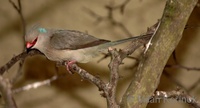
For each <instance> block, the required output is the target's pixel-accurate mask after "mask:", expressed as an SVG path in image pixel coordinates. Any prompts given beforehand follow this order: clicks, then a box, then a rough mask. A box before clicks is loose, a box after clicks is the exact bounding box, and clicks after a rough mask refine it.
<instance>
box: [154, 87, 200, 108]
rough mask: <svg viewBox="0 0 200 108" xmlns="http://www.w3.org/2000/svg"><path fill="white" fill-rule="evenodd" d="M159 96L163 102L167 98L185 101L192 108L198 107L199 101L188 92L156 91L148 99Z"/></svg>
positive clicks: (199, 107)
mask: <svg viewBox="0 0 200 108" xmlns="http://www.w3.org/2000/svg"><path fill="white" fill-rule="evenodd" d="M160 98H161V99H162V100H164V102H165V101H167V99H175V100H177V101H180V102H184V103H187V104H189V105H191V106H193V107H194V108H200V102H198V101H197V100H196V99H195V98H194V97H191V96H189V95H188V94H186V93H184V92H183V91H175V90H174V91H171V92H165V91H156V92H155V94H154V95H153V96H152V97H151V99H150V101H151V100H152V99H160Z"/></svg>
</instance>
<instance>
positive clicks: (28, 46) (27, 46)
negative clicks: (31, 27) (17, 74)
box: [26, 42, 34, 49]
mask: <svg viewBox="0 0 200 108" xmlns="http://www.w3.org/2000/svg"><path fill="white" fill-rule="evenodd" d="M33 45H34V44H33V43H30V42H27V43H26V48H27V49H28V48H31V47H32V46H33Z"/></svg>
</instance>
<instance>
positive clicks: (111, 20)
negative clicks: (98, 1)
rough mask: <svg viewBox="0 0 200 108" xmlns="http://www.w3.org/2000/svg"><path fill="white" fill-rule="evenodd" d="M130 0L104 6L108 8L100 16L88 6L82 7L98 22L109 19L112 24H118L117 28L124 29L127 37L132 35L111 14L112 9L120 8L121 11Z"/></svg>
mask: <svg viewBox="0 0 200 108" xmlns="http://www.w3.org/2000/svg"><path fill="white" fill-rule="evenodd" d="M129 1H130V0H126V1H125V2H124V3H122V5H119V6H116V7H115V6H114V7H113V6H110V5H106V6H105V8H106V9H107V10H108V14H107V16H105V17H104V16H100V15H98V14H97V13H95V12H93V11H92V10H91V9H89V8H86V7H84V10H85V11H86V12H87V13H88V14H89V15H91V16H92V17H94V18H96V19H97V21H98V22H101V21H103V20H107V21H109V22H110V23H111V24H112V25H113V26H118V27H119V28H121V29H122V31H124V33H125V34H126V35H127V36H128V37H131V36H133V35H132V34H131V33H130V31H129V30H128V29H127V28H126V26H125V25H124V24H123V23H122V22H119V21H117V20H115V19H114V16H113V10H115V9H117V8H120V9H121V12H122V13H123V11H124V8H125V6H126V5H127V3H128V2H129Z"/></svg>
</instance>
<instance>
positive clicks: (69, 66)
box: [65, 60, 76, 74]
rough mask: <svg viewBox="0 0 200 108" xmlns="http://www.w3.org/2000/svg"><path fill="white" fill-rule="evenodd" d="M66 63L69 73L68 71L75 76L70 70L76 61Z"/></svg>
mask: <svg viewBox="0 0 200 108" xmlns="http://www.w3.org/2000/svg"><path fill="white" fill-rule="evenodd" d="M65 63H66V64H65V65H66V69H67V71H68V72H69V73H70V74H73V72H72V71H71V70H70V68H71V66H72V65H73V64H75V63H76V61H75V60H71V61H66V62H65Z"/></svg>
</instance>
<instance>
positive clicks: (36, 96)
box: [0, 0, 200, 108]
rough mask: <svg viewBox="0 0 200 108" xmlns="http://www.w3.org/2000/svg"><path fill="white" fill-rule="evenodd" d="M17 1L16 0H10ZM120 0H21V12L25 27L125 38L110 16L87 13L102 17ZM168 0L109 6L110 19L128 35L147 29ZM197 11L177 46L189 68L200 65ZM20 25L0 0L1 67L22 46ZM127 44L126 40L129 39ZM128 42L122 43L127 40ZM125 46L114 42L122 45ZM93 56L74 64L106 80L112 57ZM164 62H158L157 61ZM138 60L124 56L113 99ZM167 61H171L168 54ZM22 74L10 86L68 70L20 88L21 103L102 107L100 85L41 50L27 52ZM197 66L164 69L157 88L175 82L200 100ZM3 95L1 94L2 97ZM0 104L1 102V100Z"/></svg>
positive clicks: (156, 107)
mask: <svg viewBox="0 0 200 108" xmlns="http://www.w3.org/2000/svg"><path fill="white" fill-rule="evenodd" d="M13 2H15V3H16V4H17V0H13ZM123 2H124V0H34V1H32V0H21V5H22V12H23V15H24V19H25V21H26V27H27V30H28V29H30V28H31V27H32V26H34V25H36V24H39V25H40V26H41V27H45V28H55V29H70V30H78V31H82V32H87V33H88V34H91V35H93V36H95V37H98V38H103V39H108V40H118V39H123V38H127V37H129V36H128V33H127V32H125V31H124V30H123V29H122V28H120V27H119V26H116V25H113V24H112V23H110V21H109V20H102V21H98V20H97V18H96V17H95V16H94V15H92V14H91V11H92V12H94V13H95V14H97V15H99V16H102V17H106V16H107V15H108V10H107V9H106V8H105V6H106V5H111V6H117V5H120V4H122V3H123ZM165 2H166V0H130V1H129V2H128V4H127V5H126V7H125V10H124V13H123V14H121V13H120V10H119V9H118V10H114V11H113V18H114V19H115V20H116V21H118V22H120V23H122V24H123V25H124V26H125V27H126V28H127V30H128V31H129V34H131V35H133V36H137V35H140V34H142V33H145V32H146V30H147V28H148V27H150V26H152V25H153V24H155V23H156V22H157V20H158V19H160V18H161V16H162V12H163V9H164V6H165ZM199 14H200V10H199V8H198V7H196V8H195V10H194V11H193V13H192V15H191V17H190V19H189V21H188V26H189V28H188V29H185V31H184V34H183V38H182V40H181V42H180V43H179V45H178V47H177V49H176V56H177V61H178V62H179V63H180V64H182V65H184V66H187V67H198V68H200V49H199V45H200V37H199V36H198V35H199V33H200V28H199V25H200V24H199V23H200V20H199V18H200V15H199ZM22 34H23V32H22V24H21V20H20V17H19V14H18V13H17V11H16V10H15V9H14V8H13V6H12V5H11V3H9V1H8V0H1V1H0V66H2V65H4V64H5V63H7V62H8V61H9V60H10V59H11V58H12V57H13V56H14V55H18V54H19V53H21V52H22V50H23V45H24V41H23V35H22ZM127 44H128V43H127ZM125 45H126V44H125ZM125 45H121V46H116V48H118V49H119V48H123V47H124V46H125ZM142 50H143V48H141V49H139V50H137V51H136V52H135V53H134V54H133V55H132V56H134V57H137V58H139V57H138V56H139V55H140V53H141V51H142ZM101 57H103V56H100V57H98V58H94V60H93V61H92V62H90V63H86V64H78V65H79V66H80V67H82V68H83V69H85V70H87V71H88V72H90V73H91V74H93V75H95V76H99V77H100V78H102V79H103V80H104V81H105V82H107V81H108V78H109V69H108V64H109V61H110V58H106V59H104V60H102V61H101V62H99V63H98V62H97V61H98V60H99V59H101ZM161 62H162V61H161ZM136 64H137V62H136V60H134V59H128V58H127V59H125V60H124V64H123V65H121V66H120V76H121V77H120V80H119V85H118V90H117V98H118V101H120V98H121V96H123V93H124V92H125V90H126V88H127V86H128V85H129V82H130V80H131V78H132V76H133V75H134V71H135V69H136V68H135V67H134V65H136ZM168 64H175V63H174V60H173V58H172V57H171V58H170V60H169V62H168ZM18 67H19V65H17V64H15V65H14V66H13V67H12V68H11V69H9V70H8V72H6V73H5V74H4V77H7V78H9V79H12V78H13V77H14V76H15V75H16V72H17V70H18ZM22 72H23V74H22V75H21V76H20V77H19V78H18V80H17V81H16V82H15V84H14V86H13V88H19V87H23V86H25V85H27V84H30V83H34V82H37V81H42V80H45V79H48V78H51V77H52V76H53V75H55V74H66V75H65V76H64V77H61V78H59V79H57V80H56V81H54V82H52V84H51V85H50V86H48V85H46V86H42V87H40V88H37V89H31V90H29V91H23V92H20V93H17V94H15V95H14V98H15V100H16V103H17V105H18V107H19V108H55V107H58V108H106V106H107V105H106V99H105V98H103V97H101V95H100V93H101V92H99V90H98V88H97V87H96V86H95V85H93V84H91V83H90V82H88V81H85V80H83V79H82V78H81V77H80V76H79V75H77V74H72V75H71V74H69V73H68V72H67V71H66V69H65V67H59V69H56V68H55V62H52V61H49V60H47V59H46V58H45V57H44V56H43V55H36V56H33V57H28V58H26V60H25V64H24V65H23V67H22ZM199 72H200V71H195V70H190V71H188V70H186V69H182V68H167V69H165V74H163V75H162V78H161V82H160V85H159V88H158V90H163V91H172V90H175V89H176V88H177V87H178V86H179V87H180V86H181V88H183V89H185V90H187V91H189V93H190V94H191V96H194V97H195V98H196V99H200V85H199V82H200V80H199V79H200V74H199ZM1 100H2V99H1ZM0 107H3V102H1V105H0ZM148 107H149V108H168V107H176V108H188V107H189V105H187V104H185V103H181V102H176V101H173V102H169V103H159V104H158V103H153V104H149V105H148Z"/></svg>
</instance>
